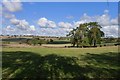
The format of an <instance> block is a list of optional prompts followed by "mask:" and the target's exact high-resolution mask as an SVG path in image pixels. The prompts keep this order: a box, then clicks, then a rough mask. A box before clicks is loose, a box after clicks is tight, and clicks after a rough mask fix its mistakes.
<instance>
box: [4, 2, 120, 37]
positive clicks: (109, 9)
mask: <svg viewBox="0 0 120 80" xmlns="http://www.w3.org/2000/svg"><path fill="white" fill-rule="evenodd" d="M14 3H15V2H14ZM14 3H12V2H4V3H3V6H2V7H3V13H4V14H3V26H2V27H3V30H2V31H3V33H4V34H33V35H49V36H65V35H66V34H67V33H68V31H70V30H71V29H72V28H75V27H77V26H76V25H78V24H80V23H84V22H90V21H98V22H100V23H101V21H104V23H101V25H103V31H106V30H105V29H106V28H109V27H110V29H111V30H112V28H111V25H112V23H115V24H116V20H117V17H118V3H117V2H17V3H16V4H14ZM13 5H14V7H13ZM104 18H105V19H104ZM116 25H117V24H116ZM114 27H115V26H114ZM114 27H113V28H114ZM27 28H29V30H28V29H27ZM115 28H116V27H115ZM6 29H7V30H6ZM9 29H10V30H9ZM116 30H117V29H116ZM18 31H19V33H17V32H18ZM112 33H114V31H110V30H109V31H107V32H106V35H108V36H116V35H117V34H114V35H112Z"/></svg>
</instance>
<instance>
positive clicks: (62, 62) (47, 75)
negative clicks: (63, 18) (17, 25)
mask: <svg viewBox="0 0 120 80" xmlns="http://www.w3.org/2000/svg"><path fill="white" fill-rule="evenodd" d="M2 56H3V58H2V61H3V65H2V67H3V71H2V75H3V79H6V78H7V79H9V78H21V79H23V78H24V79H25V78H30V79H31V78H32V80H34V79H36V78H44V79H51V80H56V78H59V79H60V80H61V79H62V78H75V79H79V78H85V79H86V78H117V77H118V76H119V74H118V71H119V70H120V64H119V63H118V62H119V61H120V59H119V58H118V57H120V53H118V47H117V46H116V47H115V46H113V47H98V48H39V47H30V48H3V54H2ZM75 79H74V80H75Z"/></svg>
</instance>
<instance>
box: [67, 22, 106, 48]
mask: <svg viewBox="0 0 120 80" xmlns="http://www.w3.org/2000/svg"><path fill="white" fill-rule="evenodd" d="M100 28H101V26H100V25H99V24H98V23H97V22H89V23H84V24H80V25H79V27H77V28H76V29H73V30H72V31H70V32H69V34H68V35H67V36H69V37H70V40H71V43H72V44H73V46H75V45H77V47H78V46H86V45H87V46H88V45H90V46H92V45H93V46H96V44H97V43H98V44H100V43H101V37H104V32H103V31H101V30H100Z"/></svg>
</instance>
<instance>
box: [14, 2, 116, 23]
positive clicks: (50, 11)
mask: <svg viewBox="0 0 120 80" xmlns="http://www.w3.org/2000/svg"><path fill="white" fill-rule="evenodd" d="M108 4H109V5H108ZM106 9H107V10H109V14H110V15H111V18H115V17H116V16H117V15H118V11H117V10H115V9H118V4H117V3H116V2H112V3H107V2H74V3H73V2H64V3H62V2H31V3H29V2H24V3H23V10H22V11H20V12H16V13H15V15H16V17H18V18H19V19H23V18H25V19H26V20H30V21H31V18H32V19H33V20H37V19H38V18H40V17H46V18H48V19H50V20H53V21H55V22H59V21H70V22H71V21H73V20H75V21H76V20H79V19H80V17H81V16H82V15H83V14H84V13H87V14H88V15H89V16H95V15H102V14H103V12H104V10H106ZM31 15H32V16H31ZM66 16H73V17H74V19H72V20H70V19H67V18H66Z"/></svg>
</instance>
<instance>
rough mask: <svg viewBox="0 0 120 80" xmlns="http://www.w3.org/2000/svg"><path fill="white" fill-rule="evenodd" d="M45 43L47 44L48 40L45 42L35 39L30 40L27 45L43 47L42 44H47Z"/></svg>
mask: <svg viewBox="0 0 120 80" xmlns="http://www.w3.org/2000/svg"><path fill="white" fill-rule="evenodd" d="M45 43H47V41H46V40H44V39H39V38H33V39H28V40H27V44H29V45H38V44H39V45H42V44H45Z"/></svg>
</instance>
